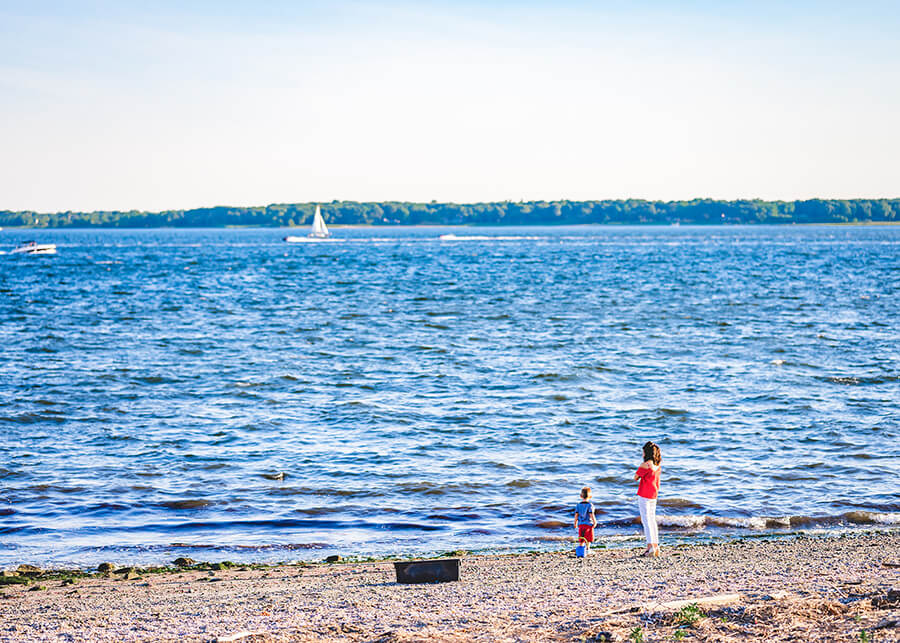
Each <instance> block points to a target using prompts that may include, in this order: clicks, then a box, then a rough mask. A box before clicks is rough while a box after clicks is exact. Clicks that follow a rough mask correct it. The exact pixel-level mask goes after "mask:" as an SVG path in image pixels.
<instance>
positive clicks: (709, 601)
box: [643, 594, 741, 612]
mask: <svg viewBox="0 0 900 643" xmlns="http://www.w3.org/2000/svg"><path fill="white" fill-rule="evenodd" d="M740 600H741V595H740V594H714V595H712V596H700V597H698V598H682V599H679V600H677V601H666V602H665V603H647V604H646V605H644V606H643V611H645V612H650V611H660V610H680V609H681V608H682V607H687V606H688V605H695V604H696V605H728V604H729V603H737V602H738V601H740Z"/></svg>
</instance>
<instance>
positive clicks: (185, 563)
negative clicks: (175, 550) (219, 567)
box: [172, 556, 197, 567]
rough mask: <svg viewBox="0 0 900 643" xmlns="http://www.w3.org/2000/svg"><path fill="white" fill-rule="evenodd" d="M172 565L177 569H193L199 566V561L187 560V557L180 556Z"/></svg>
mask: <svg viewBox="0 0 900 643" xmlns="http://www.w3.org/2000/svg"><path fill="white" fill-rule="evenodd" d="M172 564H173V565H175V566H176V567H193V566H194V565H196V564H197V561H196V560H194V559H193V558H187V557H186V556H180V557H178V558H176V559H175V560H173V561H172Z"/></svg>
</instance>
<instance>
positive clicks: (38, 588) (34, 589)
mask: <svg viewBox="0 0 900 643" xmlns="http://www.w3.org/2000/svg"><path fill="white" fill-rule="evenodd" d="M45 589H47V586H46V585H35V586H34V587H31V588H29V590H28V591H29V592H42V591H44V590H45Z"/></svg>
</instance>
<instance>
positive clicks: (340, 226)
mask: <svg viewBox="0 0 900 643" xmlns="http://www.w3.org/2000/svg"><path fill="white" fill-rule="evenodd" d="M764 226H775V227H792V226H794V227H804V228H810V227H816V226H828V227H838V228H855V227H860V228H863V227H892V226H900V221H850V222H824V223H796V222H792V221H790V222H783V223H683V224H681V223H680V224H677V225H675V224H672V223H529V224H513V223H500V224H477V223H446V224H444V223H418V224H403V223H381V224H374V223H334V224H329V225H328V227H329V229H331V230H379V229H388V228H416V229H422V230H427V229H432V228H434V229H437V228H440V229H446V228H453V229H482V228H576V227H577V228H590V227H597V228H600V227H610V228H677V227H682V228H708V229H715V228H759V227H764ZM308 227H309V226H293V227H288V226H270V225H221V226H193V227H185V226H155V227H149V226H133V227H124V226H104V225H97V226H64V227H55V228H51V227H44V226H3V227H0V232H3V231H10V230H45V231H49V230H54V231H60V230H131V231H134V230H307V229H308Z"/></svg>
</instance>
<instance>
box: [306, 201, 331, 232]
mask: <svg viewBox="0 0 900 643" xmlns="http://www.w3.org/2000/svg"><path fill="white" fill-rule="evenodd" d="M309 236H310V237H313V238H314V239H327V238H328V237H330V236H331V233H329V232H328V227H327V226H326V225H325V219H323V218H322V210H321V208H319V206H316V215H315V217H313V224H312V232H310V233H309Z"/></svg>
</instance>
